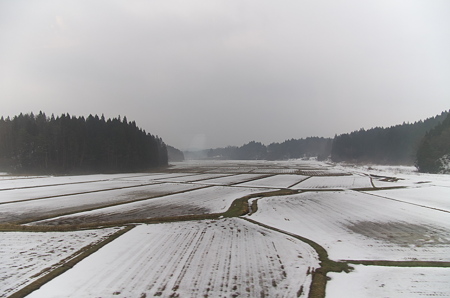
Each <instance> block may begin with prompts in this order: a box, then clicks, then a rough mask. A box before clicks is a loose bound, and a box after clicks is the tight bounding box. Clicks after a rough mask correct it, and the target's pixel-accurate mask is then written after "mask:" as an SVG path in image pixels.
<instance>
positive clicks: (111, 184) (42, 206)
mask: <svg viewBox="0 0 450 298" xmlns="http://www.w3.org/2000/svg"><path fill="white" fill-rule="evenodd" d="M393 187H394V188H395V189H394V188H393ZM399 187H401V188H399ZM283 188H291V189H294V190H298V191H300V193H298V194H294V195H289V196H276V197H262V198H256V199H255V200H257V205H258V210H257V212H256V213H254V214H252V215H251V216H250V218H251V219H253V220H256V221H259V222H261V223H264V224H266V225H268V226H272V227H275V228H278V229H282V230H285V231H288V232H291V233H294V234H297V235H300V236H302V237H305V238H309V239H311V240H313V241H315V242H317V243H318V244H320V245H321V246H323V247H324V248H325V249H326V250H327V252H328V255H329V257H330V258H331V259H333V260H343V261H346V260H369V261H370V260H389V261H405V260H409V261H437V262H443V261H446V262H450V257H449V256H450V176H449V175H432V174H421V173H418V172H417V171H416V170H415V168H413V167H389V166H370V167H369V166H353V165H341V164H338V165H335V164H332V163H323V162H317V161H314V160H289V161H195V162H183V163H176V164H175V165H174V166H173V167H171V168H170V169H169V170H168V171H166V172H161V173H135V174H114V175H87V176H65V177H36V176H34V177H33V176H28V177H27V176H7V175H0V222H2V223H6V222H17V221H27V222H28V221H32V220H34V221H36V220H39V219H43V218H46V219H48V220H46V221H40V222H39V224H43V223H46V224H53V225H58V224H79V223H92V224H95V223H97V222H99V221H102V222H103V221H124V222H134V220H139V219H144V218H154V217H167V216H178V215H189V214H196V215H202V214H210V213H220V212H224V211H226V210H227V209H228V208H229V207H230V205H231V204H232V202H233V200H235V199H237V198H241V197H243V196H245V195H248V194H252V193H261V192H266V191H271V190H277V189H283ZM337 189H340V190H342V191H336V190H337ZM35 224H36V223H35ZM80 232H81V231H80ZM70 233H72V232H64V233H61V235H66V236H64V237H67V240H65V239H66V238H64V237H63V236H62V238H61V239H63V241H61V242H62V243H65V242H67V243H68V244H70V245H72V246H67V247H68V248H69V250H70V251H76V250H77V249H79V247H82V246H83V245H86V244H80V245H78V244H72V243H73V241H72V240H70V239H72V238H71V237H72V236H71V235H72V234H70ZM73 233H79V232H73ZM14 234H17V235H22V236H23V235H26V239H28V240H29V241H25V240H23V239H22V240H19V238H20V237H19V238H15V239H13V240H8V239H9V238H8V237H9V236H11V235H14ZM28 234H29V235H30V236H28ZM4 235H9V236H8V237H6V236H4ZM39 235H44V233H22V234H21V233H18V232H8V233H1V240H0V241H1V244H2V246H1V247H0V266H1V268H2V269H3V268H6V269H4V270H3V271H0V272H3V273H2V277H1V279H0V280H2V281H3V279H4V277H3V276H9V277H8V279H4V280H5V281H7V283H8V285H6V286H4V287H3V288H0V295H3V296H6V295H7V293H9V292H7V290H8V289H9V288H14V287H20V284H21V283H22V282H23V285H26V284H27V283H29V277H30V276H31V275H33V274H35V272H40V271H41V270H43V269H44V268H45V267H49V266H50V265H51V264H50V263H52V262H53V261H49V260H53V259H52V258H53V257H58V256H61V253H60V252H59V251H60V250H62V247H59V246H58V245H57V244H55V243H54V241H53V240H51V239H50V240H49V238H48V237H47V235H50V234H47V233H45V236H42V237H40V236H39ZM77 235H84V234H77ZM88 235H89V234H86V235H85V236H79V238H80V239H79V240H80V242H82V243H90V242H89V241H91V240H92V239H93V238H92V237H91V238H90V236H88ZM73 237H75V236H73ZM99 237H102V236H99ZM75 238H76V237H75ZM94 238H95V237H94ZM4 239H6V240H5V241H6V242H4ZM39 239H41V240H42V241H41V242H39V241H40V240H39ZM55 239H56V240H55V241H57V242H58V241H60V238H55ZM96 239H97V238H96ZM21 241H22V242H21ZM83 241H84V242H83ZM93 241H94V240H93ZM43 242H48V243H47V244H48V247H46V246H45V245H44V244H43ZM75 242H76V241H75ZM4 243H7V244H8V243H9V244H8V245H9V247H11V248H8V246H4V245H3V244H4ZM58 243H59V242H58ZM27 245H30V246H27ZM33 245H35V246H38V247H39V248H34V246H33ZM77 245H78V246H77ZM5 247H6V248H5ZM71 247H73V250H71V249H70V248H71ZM66 250H67V249H66ZM13 251H15V252H16V253H19V252H22V254H21V255H18V256H16V255H14V253H13ZM36 252H37V254H34V253H36ZM2 254H3V255H2ZM22 255H23V257H24V258H22ZM2 256H7V257H2ZM298 256H302V258H299V257H298ZM305 256H308V257H305ZM49 258H50V259H49ZM62 258H66V256H62ZM11 260H13V261H14V260H17V262H15V261H14V262H12V261H11ZM24 260H25V261H24ZM26 260H29V261H30V262H34V261H36V264H38V265H36V266H37V267H36V268H37V269H33V268H34V267H32V266H30V267H29V268H31V269H32V270H35V271H33V273H30V274H28V273H26V272H28V271H26V270H27V269H26V268H28V267H27V266H28V265H29V263H26ZM58 260H60V259H58ZM58 260H56V261H55V262H58ZM8 262H9V263H8ZM39 264H46V265H45V266H44V267H42V265H39ZM307 264H310V265H307ZM311 264H313V265H311ZM419 265H420V264H419ZM441 265H442V264H441ZM13 266H19V267H13ZM317 266H318V265H317V258H316V255H315V253H314V252H313V253H311V248H310V247H309V246H305V244H304V243H303V242H300V241H299V240H296V239H294V238H291V237H288V236H286V235H284V234H281V233H279V232H276V231H274V230H268V229H265V228H262V227H259V226H257V225H254V224H250V223H248V222H246V221H244V220H242V219H226V220H225V219H224V220H219V221H186V222H179V223H171V224H158V225H142V226H139V227H137V228H135V229H133V230H132V231H130V232H128V233H126V234H124V235H122V236H121V237H119V238H118V239H116V240H115V241H113V242H112V243H110V244H109V245H107V246H105V247H103V248H102V249H100V250H99V251H98V252H97V253H95V254H93V255H91V256H90V257H89V258H87V259H85V260H84V261H82V262H81V263H79V264H78V265H77V266H75V267H74V268H73V269H72V270H69V271H67V272H66V273H64V274H62V275H61V276H60V277H58V278H56V279H54V280H53V281H52V282H50V283H48V284H47V285H45V286H44V287H42V288H41V290H39V291H37V292H35V293H34V294H33V295H39V296H37V297H80V296H81V297H85V296H88V297H92V296H93V297H99V296H103V297H105V296H108V297H109V296H117V297H131V296H132V297H144V294H145V295H147V297H149V296H152V295H155V294H156V295H162V296H170V295H172V294H173V295H177V294H178V295H180V296H181V297H186V296H187V297H198V296H203V295H205V294H208V295H209V296H210V297H216V296H235V295H237V294H240V295H241V296H250V297H254V296H258V297H260V296H261V295H262V294H264V295H265V296H266V297H272V296H285V297H292V296H294V297H295V296H297V294H298V292H299V290H300V287H301V286H302V285H303V288H302V291H303V295H306V294H307V293H306V292H307V291H308V289H309V286H307V285H308V284H309V283H310V276H309V275H307V274H306V272H307V268H308V267H317ZM389 266H392V265H391V264H390V265H389ZM21 267H23V268H24V269H20V270H18V269H17V268H21ZM94 267H95V268H94ZM297 267H298V268H297ZM355 267H356V270H355V271H354V272H351V273H349V274H346V273H330V274H329V275H330V276H331V277H332V280H331V281H330V282H329V287H328V289H327V297H349V296H352V297H411V296H412V297H414V296H421V295H428V296H433V295H435V296H439V295H441V296H444V297H450V287H448V286H447V287H446V286H444V285H443V283H444V282H445V281H448V280H449V279H448V278H449V274H448V270H449V267H447V268H424V267H416V268H396V267H388V266H371V267H366V266H362V265H357V266H355ZM305 268H306V269H305ZM31 269H30V270H31ZM0 270H1V269H0ZM23 272H25V273H26V274H23ZM91 272H92V273H91ZM283 272H284V273H283ZM21 274H22V275H21ZM27 274H28V275H27ZM11 281H13V282H11ZM5 284H6V283H5ZM97 285H98V286H97ZM275 285H276V286H275ZM2 286H3V285H2ZM347 288H348V289H347ZM48 291H50V292H52V295H53V296H49V295H50V294H49V293H50V292H48ZM77 291H79V292H77ZM343 291H346V292H343ZM341 293H345V294H344V295H341ZM348 293H350V294H351V295H348ZM353 293H356V294H355V295H353ZM306 296H307V295H306Z"/></svg>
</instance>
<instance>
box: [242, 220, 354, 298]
mask: <svg viewBox="0 0 450 298" xmlns="http://www.w3.org/2000/svg"><path fill="white" fill-rule="evenodd" d="M239 218H241V219H243V220H246V221H248V222H251V223H253V224H255V225H259V226H261V227H264V228H266V229H270V230H273V231H275V232H279V233H282V234H285V235H288V236H290V237H293V238H296V239H298V240H300V241H302V242H304V243H306V244H308V245H309V246H311V247H312V248H313V249H314V250H315V251H316V253H317V255H318V256H319V261H320V266H321V267H319V268H316V269H315V270H314V271H313V272H312V281H311V286H310V290H309V296H308V297H309V298H324V297H325V292H326V284H327V281H328V279H329V278H328V277H327V273H328V272H338V273H340V272H347V273H348V272H350V271H351V270H352V269H353V268H352V267H350V266H349V265H348V263H347V262H346V261H338V262H336V261H333V260H330V259H329V258H328V252H327V251H326V249H325V248H323V247H322V246H321V245H320V244H318V243H317V242H315V241H313V240H311V239H308V238H305V237H302V236H300V235H297V234H294V233H290V232H287V231H285V230H282V229H278V228H275V227H272V226H269V225H266V224H263V223H261V222H259V221H256V220H253V219H250V218H248V217H239Z"/></svg>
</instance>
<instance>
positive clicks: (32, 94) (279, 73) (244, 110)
mask: <svg viewBox="0 0 450 298" xmlns="http://www.w3.org/2000/svg"><path fill="white" fill-rule="evenodd" d="M449 15H450V3H449V2H448V1H376V2H371V3H368V2H361V1H350V0H348V1H339V3H336V2H325V1H314V2H312V3H308V2H293V1H292V2H291V1H289V2H286V3H282V4H280V3H274V2H271V1H246V2H241V1H214V2H210V1H189V2H184V1H161V2H156V1H149V2H143V1H127V2H119V1H110V2H96V1H94V2H92V1H90V2H80V1H68V2H61V3H59V2H56V3H55V2H53V1H39V2H34V1H20V2H19V1H14V2H13V1H3V2H1V3H0V44H1V47H0V65H2V67H1V68H0V98H1V102H2V115H3V116H5V117H6V116H14V115H17V114H19V113H28V112H34V113H36V114H37V113H38V112H39V111H40V110H42V111H44V112H45V113H46V114H47V115H51V114H52V113H54V114H55V115H60V114H62V113H70V114H71V115H72V114H73V115H76V116H88V115H89V114H98V115H101V114H104V115H105V116H106V117H116V116H117V115H122V116H127V117H128V119H130V120H135V121H136V123H137V124H138V125H139V126H140V127H142V128H143V129H145V130H147V131H149V132H151V133H152V134H157V135H159V136H160V137H162V138H163V140H164V141H165V142H166V143H167V144H170V145H172V146H175V147H177V148H180V149H183V150H189V149H203V148H214V147H224V146H227V145H242V144H244V143H247V142H249V141H251V140H256V141H259V142H263V143H265V144H269V143H271V142H282V141H284V140H286V139H291V138H304V137H309V136H320V137H333V136H334V135H335V134H340V133H344V132H350V131H353V130H357V129H359V128H362V127H364V128H366V129H368V128H371V127H375V126H391V125H395V124H399V123H401V122H403V121H416V120H419V119H425V118H427V117H431V116H434V115H436V114H439V113H440V112H442V111H444V110H447V109H448V108H449V106H448V103H449V99H450V84H448V82H450V55H449V54H448V53H450V32H449V31H450V18H449V17H448V16H449Z"/></svg>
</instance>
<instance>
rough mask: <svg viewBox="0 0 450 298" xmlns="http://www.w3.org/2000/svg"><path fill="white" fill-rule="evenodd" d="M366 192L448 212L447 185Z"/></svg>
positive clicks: (449, 195)
mask: <svg viewBox="0 0 450 298" xmlns="http://www.w3.org/2000/svg"><path fill="white" fill-rule="evenodd" d="M368 193H371V194H374V195H378V196H383V197H386V198H392V199H395V200H400V201H404V202H408V203H413V204H418V205H421V206H427V207H430V208H437V209H441V210H446V211H448V212H450V189H449V188H448V187H441V186H432V185H424V186H422V187H414V188H402V189H389V190H379V191H373V192H372V191H371V192H368Z"/></svg>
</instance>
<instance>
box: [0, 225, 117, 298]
mask: <svg viewBox="0 0 450 298" xmlns="http://www.w3.org/2000/svg"><path fill="white" fill-rule="evenodd" d="M118 230H120V228H119V229H117V228H109V229H98V230H87V231H76V232H45V233H39V232H35V233H30V232H0V238H1V244H2V245H1V246H0V280H1V282H0V297H7V296H9V295H11V294H13V293H14V292H17V291H18V290H20V289H22V288H24V287H25V286H27V285H28V284H30V283H31V282H33V281H34V280H36V279H37V278H39V277H41V276H43V275H45V274H46V273H48V272H47V271H45V270H44V269H48V268H50V267H52V266H54V265H55V264H57V263H58V262H60V261H62V260H64V259H66V258H68V257H71V256H72V255H73V254H74V253H76V252H77V251H78V250H80V249H81V248H83V247H85V246H87V245H89V244H94V243H97V242H99V241H101V240H103V239H105V238H107V237H108V236H109V235H111V234H113V233H114V232H117V231H118Z"/></svg>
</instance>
